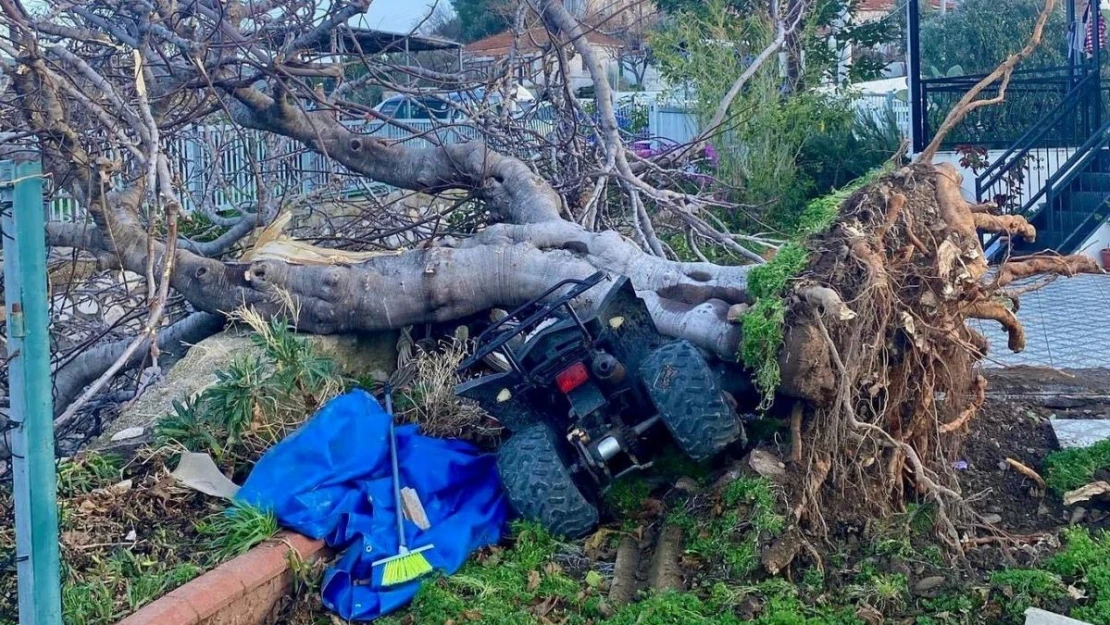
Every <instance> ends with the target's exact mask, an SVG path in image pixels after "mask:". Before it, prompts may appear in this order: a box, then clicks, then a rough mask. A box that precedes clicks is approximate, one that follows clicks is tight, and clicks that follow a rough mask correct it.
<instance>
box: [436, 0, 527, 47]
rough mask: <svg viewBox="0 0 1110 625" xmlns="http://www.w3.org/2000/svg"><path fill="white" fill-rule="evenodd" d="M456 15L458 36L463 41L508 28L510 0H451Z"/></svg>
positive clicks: (473, 39) (510, 15)
mask: <svg viewBox="0 0 1110 625" xmlns="http://www.w3.org/2000/svg"><path fill="white" fill-rule="evenodd" d="M451 4H452V6H454V7H455V15H457V16H458V22H459V26H458V32H459V37H460V39H461V40H462V41H464V42H467V43H469V42H472V41H477V40H479V39H481V38H483V37H488V36H490V35H494V34H497V33H499V32H502V31H504V30H508V29H509V28H510V27H511V26H512V19H513V17H512V14H513V4H514V3H513V2H512V0H451Z"/></svg>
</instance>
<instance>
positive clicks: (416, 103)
mask: <svg viewBox="0 0 1110 625" xmlns="http://www.w3.org/2000/svg"><path fill="white" fill-rule="evenodd" d="M410 114H411V116H412V119H439V120H444V119H447V118H448V117H450V116H451V106H450V105H449V104H448V103H447V102H446V101H444V100H441V99H439V98H432V97H424V98H418V99H416V100H413V101H412V110H411V112H410Z"/></svg>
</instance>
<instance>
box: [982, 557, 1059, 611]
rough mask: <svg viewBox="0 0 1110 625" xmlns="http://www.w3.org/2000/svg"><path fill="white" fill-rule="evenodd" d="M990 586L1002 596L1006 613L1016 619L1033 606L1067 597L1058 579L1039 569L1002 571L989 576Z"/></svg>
mask: <svg viewBox="0 0 1110 625" xmlns="http://www.w3.org/2000/svg"><path fill="white" fill-rule="evenodd" d="M991 586H993V587H994V588H995V589H997V590H999V591H1001V592H1002V594H1003V597H1004V598H1003V599H1002V602H1001V603H1002V606H1003V608H1004V610H1005V611H1006V613H1007V614H1008V615H1010V616H1011V617H1013V618H1018V617H1020V616H1021V615H1022V614H1024V613H1025V611H1026V610H1027V609H1029V608H1030V607H1031V606H1033V605H1037V604H1045V603H1048V602H1053V601H1059V600H1060V599H1063V598H1064V597H1066V596H1067V589H1066V587H1065V586H1064V584H1063V582H1062V581H1061V580H1060V577H1059V576H1057V575H1055V574H1053V573H1051V572H1049V571H1042V570H1040V569H1003V570H1001V571H996V572H994V573H992V574H991Z"/></svg>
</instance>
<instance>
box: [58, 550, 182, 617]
mask: <svg viewBox="0 0 1110 625" xmlns="http://www.w3.org/2000/svg"><path fill="white" fill-rule="evenodd" d="M201 572H202V569H201V568H200V567H199V566H198V565H196V564H194V563H191V562H180V563H177V564H172V565H170V564H166V563H163V562H161V561H159V560H148V559H145V558H144V557H143V556H139V555H136V554H134V553H132V552H131V551H128V550H126V549H118V550H116V551H114V552H112V554H111V555H110V556H108V557H107V558H105V559H104V560H102V561H100V562H98V564H97V566H95V567H93V568H92V569H91V570H87V571H84V572H82V573H80V574H76V573H73V572H70V573H69V574H68V575H67V578H66V579H65V581H64V582H63V584H62V614H63V619H62V620H63V621H64V622H65V624H66V625H109V624H111V623H115V622H116V621H118V620H119V619H120V618H122V617H123V616H124V615H125V614H128V613H131V612H134V611H135V610H138V609H139V608H141V607H143V606H144V605H146V604H148V603H150V602H152V601H154V600H155V599H157V598H158V597H161V596H162V595H164V594H165V593H167V592H169V591H170V590H172V589H174V588H177V587H178V586H181V585H182V584H185V583H186V582H188V581H190V580H192V579H193V578H195V577H197V576H198V575H200V574H201Z"/></svg>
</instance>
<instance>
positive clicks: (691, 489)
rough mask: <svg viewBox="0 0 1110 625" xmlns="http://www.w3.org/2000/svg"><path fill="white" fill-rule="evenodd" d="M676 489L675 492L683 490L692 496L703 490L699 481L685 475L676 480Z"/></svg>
mask: <svg viewBox="0 0 1110 625" xmlns="http://www.w3.org/2000/svg"><path fill="white" fill-rule="evenodd" d="M674 487H675V490H681V491H684V492H687V493H690V494H694V493H696V492H698V491H699V490H701V487H700V486H698V482H697V480H695V479H694V478H692V477H688V476H685V475H684V476H682V477H680V478H678V479H677V480H675V483H674Z"/></svg>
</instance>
